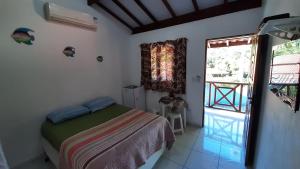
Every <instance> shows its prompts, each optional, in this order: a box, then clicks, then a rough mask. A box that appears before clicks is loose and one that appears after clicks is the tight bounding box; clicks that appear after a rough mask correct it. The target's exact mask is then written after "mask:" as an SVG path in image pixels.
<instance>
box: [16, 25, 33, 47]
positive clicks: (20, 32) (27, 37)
mask: <svg viewBox="0 0 300 169" xmlns="http://www.w3.org/2000/svg"><path fill="white" fill-rule="evenodd" d="M30 32H34V31H33V30H31V29H29V28H18V29H16V30H15V31H14V32H13V33H12V34H11V37H12V38H13V39H14V40H15V41H16V42H17V43H24V44H26V45H32V41H34V36H33V35H31V34H29V33H30Z"/></svg>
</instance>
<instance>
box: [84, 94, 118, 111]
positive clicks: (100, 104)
mask: <svg viewBox="0 0 300 169" xmlns="http://www.w3.org/2000/svg"><path fill="white" fill-rule="evenodd" d="M114 103H115V101H114V99H112V98H111V97H100V98H97V99H94V100H91V101H89V102H86V103H85V104H83V106H85V107H87V108H89V109H90V110H91V112H95V111H97V110H102V109H104V108H106V107H108V106H110V105H112V104H114Z"/></svg>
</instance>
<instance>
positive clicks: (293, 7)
mask: <svg viewBox="0 0 300 169" xmlns="http://www.w3.org/2000/svg"><path fill="white" fill-rule="evenodd" d="M299 6H300V1H299V0H284V1H283V0H264V2H263V9H264V16H265V17H266V16H271V15H278V14H283V13H290V14H291V16H299V15H300V14H299V13H300V11H299Z"/></svg>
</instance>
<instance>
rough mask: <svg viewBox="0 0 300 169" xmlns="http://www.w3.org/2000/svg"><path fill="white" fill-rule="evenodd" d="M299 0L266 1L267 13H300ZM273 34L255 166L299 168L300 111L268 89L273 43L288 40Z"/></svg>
mask: <svg viewBox="0 0 300 169" xmlns="http://www.w3.org/2000/svg"><path fill="white" fill-rule="evenodd" d="M299 7H300V1H299V0H285V1H281V0H268V1H266V2H265V5H264V16H270V15H275V14H280V13H291V15H292V16H300V11H299ZM284 42H285V41H283V40H280V39H278V38H271V39H270V42H269V48H268V49H267V50H268V55H267V56H266V57H267V59H268V60H267V63H268V64H267V67H266V71H265V73H266V74H265V85H264V86H265V88H264V92H263V94H262V98H263V99H262V108H261V112H260V113H261V114H260V123H259V129H258V138H257V147H256V156H255V163H254V168H255V169H270V168H272V169H283V168H284V169H296V168H299V166H300V161H299V157H300V142H299V140H300V134H299V133H300V111H298V112H296V113H294V112H292V111H291V110H290V109H289V108H288V106H287V105H285V104H284V103H282V102H281V101H280V100H279V99H278V98H277V97H276V96H275V95H274V94H272V93H271V92H270V91H269V90H268V88H267V87H268V78H269V65H270V61H271V47H272V45H277V44H281V43H284Z"/></svg>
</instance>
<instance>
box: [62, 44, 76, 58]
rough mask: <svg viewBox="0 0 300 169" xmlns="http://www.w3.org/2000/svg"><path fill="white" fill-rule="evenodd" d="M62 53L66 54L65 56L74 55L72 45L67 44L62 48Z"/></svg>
mask: <svg viewBox="0 0 300 169" xmlns="http://www.w3.org/2000/svg"><path fill="white" fill-rule="evenodd" d="M63 53H64V54H65V55H66V56H67V57H74V55H75V53H76V52H75V48H74V47H72V46H67V47H66V48H65V49H64V51H63Z"/></svg>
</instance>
